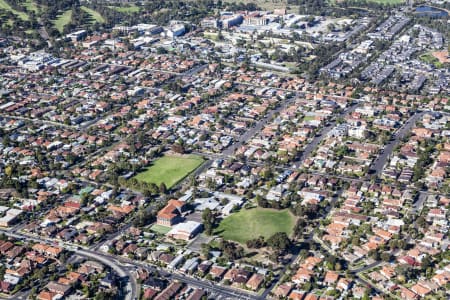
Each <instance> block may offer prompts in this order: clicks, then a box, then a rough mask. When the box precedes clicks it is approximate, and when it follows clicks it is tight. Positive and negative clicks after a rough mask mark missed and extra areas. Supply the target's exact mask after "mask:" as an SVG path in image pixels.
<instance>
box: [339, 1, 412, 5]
mask: <svg viewBox="0 0 450 300" xmlns="http://www.w3.org/2000/svg"><path fill="white" fill-rule="evenodd" d="M330 2H331V3H332V4H337V5H339V3H336V0H330ZM368 2H374V3H378V4H384V5H396V4H403V3H405V2H406V0H368Z"/></svg>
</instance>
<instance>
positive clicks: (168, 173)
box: [135, 155, 203, 188]
mask: <svg viewBox="0 0 450 300" xmlns="http://www.w3.org/2000/svg"><path fill="white" fill-rule="evenodd" d="M202 163H203V158H201V157H199V156H195V155H189V156H170V155H165V156H163V157H161V158H158V159H157V160H155V161H154V162H153V164H152V165H150V166H149V167H147V168H146V169H145V170H144V171H143V172H141V173H139V174H137V175H136V176H135V178H136V179H137V180H139V181H144V182H147V183H155V184H156V185H158V186H159V185H160V184H161V183H162V182H164V184H165V185H166V187H167V188H171V187H172V186H174V185H175V184H177V183H178V182H179V181H180V180H182V179H183V178H185V177H186V176H187V175H189V174H190V173H191V172H193V171H194V170H195V169H197V168H198V167H199V166H200V165H201V164H202Z"/></svg>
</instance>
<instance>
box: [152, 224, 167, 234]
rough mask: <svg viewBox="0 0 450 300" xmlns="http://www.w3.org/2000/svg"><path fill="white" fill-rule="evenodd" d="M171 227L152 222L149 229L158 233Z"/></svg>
mask: <svg viewBox="0 0 450 300" xmlns="http://www.w3.org/2000/svg"><path fill="white" fill-rule="evenodd" d="M171 229H172V228H170V227H166V226H161V225H158V224H154V225H152V227H150V230H151V231H154V232H156V233H159V234H166V233H168V232H169V231H170V230H171Z"/></svg>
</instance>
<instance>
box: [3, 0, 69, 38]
mask: <svg viewBox="0 0 450 300" xmlns="http://www.w3.org/2000/svg"><path fill="white" fill-rule="evenodd" d="M0 1H1V0H0ZM71 19H72V10H71V9H69V10H67V11H65V12H64V13H63V14H61V15H59V16H58V18H56V20H55V21H54V22H53V24H55V28H56V29H58V31H59V32H62V31H63V29H64V26H66V25H67V24H69V22H70V20H71Z"/></svg>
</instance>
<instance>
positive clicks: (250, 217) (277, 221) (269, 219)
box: [215, 207, 295, 243]
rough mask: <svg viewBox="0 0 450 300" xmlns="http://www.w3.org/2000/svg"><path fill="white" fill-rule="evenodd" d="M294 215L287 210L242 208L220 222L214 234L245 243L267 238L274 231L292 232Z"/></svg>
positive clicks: (289, 233)
mask: <svg viewBox="0 0 450 300" xmlns="http://www.w3.org/2000/svg"><path fill="white" fill-rule="evenodd" d="M294 225H295V217H294V216H293V215H292V214H291V213H290V212H289V211H288V210H287V209H285V210H274V209H267V208H260V207H258V208H252V209H243V210H241V211H239V212H237V213H235V214H232V215H231V216H229V217H227V218H225V219H224V220H223V221H222V222H220V224H219V227H217V229H216V230H215V234H217V235H220V236H221V237H223V238H224V239H227V240H232V241H236V242H239V243H245V242H246V241H248V240H251V239H254V238H257V237H259V236H263V237H264V238H266V239H267V238H269V237H270V236H272V235H273V234H274V233H277V232H286V233H287V234H288V235H291V234H292V230H293V228H294Z"/></svg>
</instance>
